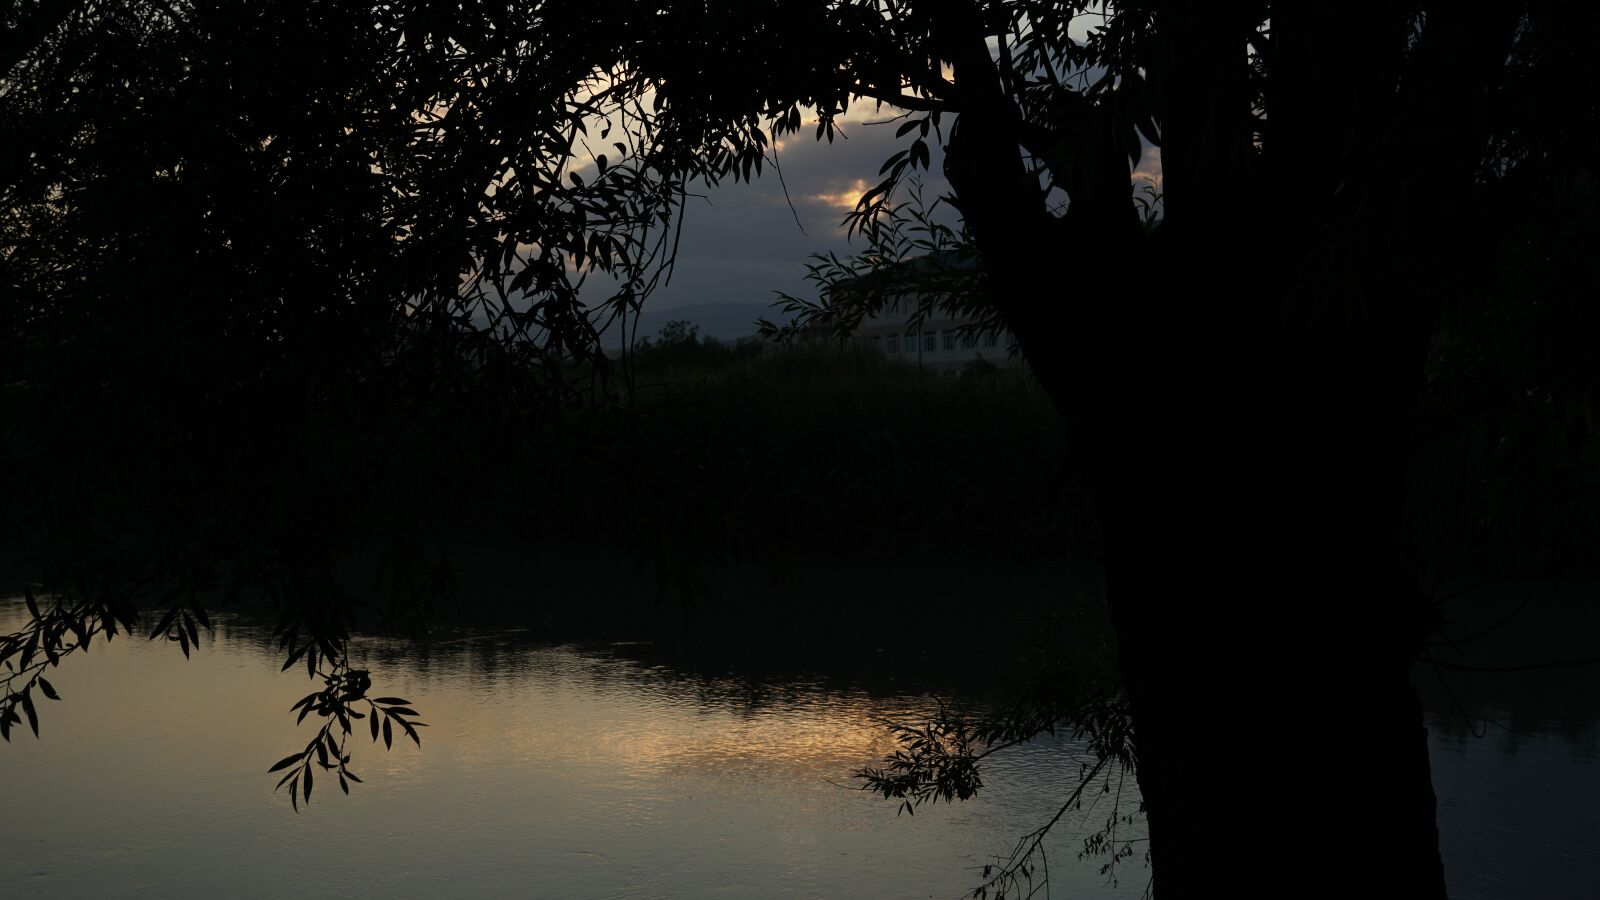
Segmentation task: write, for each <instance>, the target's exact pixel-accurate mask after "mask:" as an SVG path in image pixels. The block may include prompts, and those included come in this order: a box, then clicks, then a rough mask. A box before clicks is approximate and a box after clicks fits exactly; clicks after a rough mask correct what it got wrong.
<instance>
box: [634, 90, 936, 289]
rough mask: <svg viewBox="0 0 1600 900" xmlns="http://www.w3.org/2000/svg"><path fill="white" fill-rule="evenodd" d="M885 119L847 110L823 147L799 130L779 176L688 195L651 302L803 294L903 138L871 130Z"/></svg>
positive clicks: (929, 181) (886, 128) (781, 156)
mask: <svg viewBox="0 0 1600 900" xmlns="http://www.w3.org/2000/svg"><path fill="white" fill-rule="evenodd" d="M887 118H889V115H888V114H887V113H881V114H880V113H874V112H873V111H872V109H871V107H870V106H864V107H861V108H859V109H855V110H852V111H851V115H849V116H847V117H846V118H845V119H844V122H843V126H842V130H843V136H842V137H838V138H836V139H835V140H834V141H833V143H831V144H830V143H828V142H827V141H826V140H824V141H816V140H813V139H812V137H811V136H810V134H809V133H808V132H806V131H804V130H803V131H802V132H801V134H799V135H791V136H789V137H788V138H787V139H786V140H785V141H784V142H783V144H782V145H781V148H780V149H779V150H778V154H777V158H778V163H779V167H780V168H781V171H782V178H781V179H780V178H779V177H778V175H779V173H778V170H775V169H774V168H773V167H772V166H770V165H769V166H767V167H766V170H765V172H764V174H763V175H762V176H761V177H760V178H758V179H756V180H755V181H754V182H753V183H749V184H743V183H741V184H734V183H732V182H727V183H724V184H722V185H720V186H718V187H715V188H711V189H710V190H706V191H704V192H703V193H704V196H703V199H695V198H691V199H690V202H689V204H688V208H687V210H686V214H685V218H684V223H683V237H682V242H681V243H680V245H679V249H678V265H677V270H676V272H675V274H674V275H673V279H672V281H671V283H670V284H668V285H667V286H666V287H664V288H661V289H660V290H659V291H658V293H657V294H656V296H655V297H653V298H652V299H651V301H650V305H651V306H652V307H653V308H656V309H670V308H672V307H674V306H682V305H686V304H692V303H705V302H735V303H765V302H769V301H770V300H771V298H772V296H773V292H774V291H786V292H789V293H801V292H804V291H806V290H807V285H806V282H805V271H806V268H805V267H806V263H807V262H808V261H809V258H810V256H811V254H813V253H823V252H828V251H832V252H835V253H841V254H842V253H847V252H849V251H850V249H851V247H850V245H849V244H848V243H847V242H846V240H845V231H844V228H843V225H842V224H841V223H842V221H843V219H844V215H845V213H847V212H849V209H850V207H851V206H852V205H853V204H854V201H855V199H856V198H857V197H858V196H859V195H860V194H861V193H862V192H863V191H864V190H866V189H867V188H869V187H871V186H873V185H875V184H877V182H878V179H879V175H878V169H879V167H880V166H882V165H883V161H884V160H885V159H887V158H888V157H889V156H890V155H891V154H893V153H894V152H895V151H896V150H898V149H900V148H901V147H903V146H905V145H906V144H908V143H909V141H910V138H909V137H907V138H902V139H899V140H896V139H895V136H894V132H895V127H896V126H895V125H894V124H888V125H875V124H869V122H876V121H882V120H883V119H887ZM933 150H934V153H933V163H932V164H933V173H932V174H928V173H924V176H923V178H924V181H925V185H926V186H925V188H924V194H925V196H926V197H928V198H930V199H931V198H933V197H937V196H938V195H939V194H941V193H943V192H944V191H945V189H946V188H945V183H944V179H943V176H942V175H939V174H938V172H939V166H940V156H939V153H938V148H937V146H935V147H934V148H933ZM785 185H787V188H788V191H787V197H786V196H785V191H784V187H785ZM797 219H798V222H797V221H796V220H797ZM802 229H803V230H802ZM857 247H858V248H859V240H858V243H857Z"/></svg>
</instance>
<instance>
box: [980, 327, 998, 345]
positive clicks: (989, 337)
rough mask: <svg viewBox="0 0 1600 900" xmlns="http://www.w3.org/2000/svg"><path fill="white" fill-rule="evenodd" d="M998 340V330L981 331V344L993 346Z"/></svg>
mask: <svg viewBox="0 0 1600 900" xmlns="http://www.w3.org/2000/svg"><path fill="white" fill-rule="evenodd" d="M999 342H1000V333H999V332H997V331H985V332H984V333H983V345H984V346H985V347H993V346H994V345H995V344H997V343H999Z"/></svg>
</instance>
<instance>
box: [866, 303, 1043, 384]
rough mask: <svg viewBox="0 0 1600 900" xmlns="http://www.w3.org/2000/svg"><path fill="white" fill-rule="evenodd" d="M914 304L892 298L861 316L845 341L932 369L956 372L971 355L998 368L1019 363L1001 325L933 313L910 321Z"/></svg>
mask: <svg viewBox="0 0 1600 900" xmlns="http://www.w3.org/2000/svg"><path fill="white" fill-rule="evenodd" d="M915 309H916V303H915V302H914V301H912V300H911V299H910V298H906V299H904V300H900V301H896V302H893V303H891V304H889V306H888V307H887V308H886V309H884V310H883V311H882V312H881V313H879V314H877V315H873V316H868V317H866V318H864V319H863V320H862V322H861V325H860V327H858V328H856V330H855V331H854V332H852V333H851V336H850V340H851V341H852V342H853V343H855V344H857V345H859V346H861V347H862V348H864V349H866V350H868V351H870V352H872V353H878V354H882V355H883V356H885V357H887V358H888V359H890V360H891V361H894V362H902V363H906V364H908V365H915V366H921V367H922V368H925V369H931V370H933V371H936V372H959V371H961V370H962V369H963V368H964V367H965V366H966V365H967V364H969V363H971V362H972V361H974V360H982V361H984V362H987V363H989V364H990V365H993V366H995V367H997V368H1013V367H1016V366H1020V365H1022V359H1021V357H1020V356H1019V355H1018V354H1014V353H1012V352H1011V349H1012V345H1013V344H1014V343H1015V341H1014V340H1013V339H1012V337H1011V333H1010V332H1009V331H1006V330H1004V329H1001V330H999V331H995V330H979V329H978V328H977V327H976V323H975V322H974V320H972V319H953V318H933V317H929V318H927V319H924V320H923V321H922V322H919V323H913V322H912V319H913V318H914V316H913V313H914V311H915Z"/></svg>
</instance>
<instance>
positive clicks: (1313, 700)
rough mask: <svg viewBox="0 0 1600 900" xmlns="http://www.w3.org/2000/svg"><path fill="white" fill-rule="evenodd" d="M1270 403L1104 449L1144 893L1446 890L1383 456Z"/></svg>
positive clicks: (1407, 588) (1410, 613) (1395, 455)
mask: <svg viewBox="0 0 1600 900" xmlns="http://www.w3.org/2000/svg"><path fill="white" fill-rule="evenodd" d="M1268 374H1269V373H1265V372H1264V373H1263V375H1264V376H1267V375H1268ZM1264 393H1268V396H1269V397H1271V395H1273V394H1277V393H1278V392H1276V391H1273V392H1264ZM1284 399H1285V398H1282V397H1273V398H1272V399H1267V398H1258V397H1251V396H1239V397H1233V398H1226V399H1224V400H1222V401H1220V402H1219V405H1221V406H1223V407H1225V408H1231V409H1232V411H1234V412H1237V413H1238V415H1236V416H1234V415H1227V414H1224V413H1221V412H1220V411H1212V412H1210V414H1209V415H1207V414H1200V415H1179V416H1177V417H1175V420H1174V419H1171V418H1169V420H1168V421H1166V422H1165V423H1164V425H1163V426H1162V427H1160V428H1159V429H1156V430H1155V433H1152V434H1149V435H1146V436H1145V440H1143V441H1140V442H1138V444H1135V445H1129V446H1125V447H1124V448H1123V454H1122V459H1123V460H1124V463H1123V471H1122V472H1121V473H1120V476H1119V477H1118V478H1117V481H1118V482H1119V483H1120V484H1121V486H1122V487H1121V488H1120V489H1119V493H1120V495H1121V502H1120V503H1118V504H1117V506H1116V507H1115V508H1109V509H1107V510H1106V517H1105V532H1106V546H1107V551H1108V556H1107V558H1108V592H1109V593H1108V597H1109V601H1110V606H1111V613H1112V616H1113V620H1114V622H1115V625H1116V631H1117V635H1118V640H1119V642H1120V648H1121V654H1122V657H1121V661H1122V674H1123V678H1124V681H1125V683H1126V686H1127V689H1128V692H1129V697H1130V700H1131V702H1132V706H1133V715H1134V722H1135V730H1136V739H1137V749H1138V753H1139V772H1138V775H1139V783H1140V786H1141V789H1142V791H1143V793H1144V797H1145V801H1146V811H1147V814H1148V818H1149V824H1150V829H1151V840H1152V854H1153V857H1152V858H1153V861H1154V864H1155V871H1156V873H1157V880H1156V884H1157V885H1158V889H1159V893H1160V895H1161V896H1164V897H1169V898H1171V897H1191V896H1211V895H1215V894H1218V893H1221V894H1224V895H1227V896H1272V897H1277V896H1295V897H1357V896H1371V895H1374V894H1381V895H1384V896H1404V897H1443V896H1444V881H1443V873H1442V868H1441V866H1440V861H1439V853H1438V834H1437V830H1436V828H1435V824H1434V796H1433V791H1432V784H1431V780H1430V774H1429V767H1428V757H1427V742H1426V734H1425V732H1424V729H1423V726H1422V718H1421V708H1420V705H1419V704H1418V702H1417V700H1416V697H1415V694H1414V691H1413V689H1412V686H1411V684H1410V680H1409V669H1410V666H1411V663H1412V662H1413V660H1414V659H1415V658H1416V654H1417V651H1418V650H1419V641H1420V635H1421V628H1420V622H1421V614H1422V611H1423V606H1422V604H1421V602H1420V599H1421V598H1420V596H1419V594H1418V592H1417V590H1416V588H1415V586H1414V583H1413V582H1412V581H1410V579H1409V578H1408V577H1406V576H1405V575H1403V574H1402V573H1401V572H1400V570H1398V569H1397V568H1396V567H1394V565H1393V560H1392V559H1391V557H1390V555H1389V552H1388V551H1389V547H1390V546H1391V545H1390V543H1389V537H1390V536H1391V534H1392V525H1393V515H1394V512H1395V511H1397V509H1398V504H1397V500H1398V498H1397V496H1396V488H1397V486H1398V479H1396V478H1394V477H1392V475H1393V473H1394V472H1395V471H1397V467H1398V464H1399V462H1400V453H1399V448H1398V447H1394V446H1388V447H1385V446H1382V445H1381V443H1382V442H1373V443H1365V444H1364V442H1362V441H1359V440H1352V439H1351V438H1350V433H1351V432H1355V433H1359V432H1360V430H1361V429H1360V427H1359V426H1360V423H1357V422H1351V421H1348V420H1341V418H1340V416H1339V413H1338V411H1337V410H1328V411H1327V416H1328V418H1327V420H1326V421H1319V420H1318V419H1319V415H1318V414H1319V411H1318V410H1317V409H1316V408H1315V406H1314V404H1311V403H1308V402H1306V401H1305V400H1299V401H1291V402H1298V403H1300V404H1302V405H1301V407H1300V408H1298V409H1296V408H1293V407H1287V408H1286V407H1285V406H1283V405H1280V404H1281V403H1282V402H1283V401H1284ZM1252 419H1253V420H1254V422H1255V423H1256V424H1255V425H1252V424H1251V420H1252Z"/></svg>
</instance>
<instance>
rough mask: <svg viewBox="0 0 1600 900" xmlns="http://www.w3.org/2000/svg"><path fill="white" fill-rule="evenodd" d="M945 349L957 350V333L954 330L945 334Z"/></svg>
mask: <svg viewBox="0 0 1600 900" xmlns="http://www.w3.org/2000/svg"><path fill="white" fill-rule="evenodd" d="M944 348H945V349H946V350H954V349H955V348H956V333H955V331H954V330H950V331H946V332H945V333H944Z"/></svg>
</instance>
